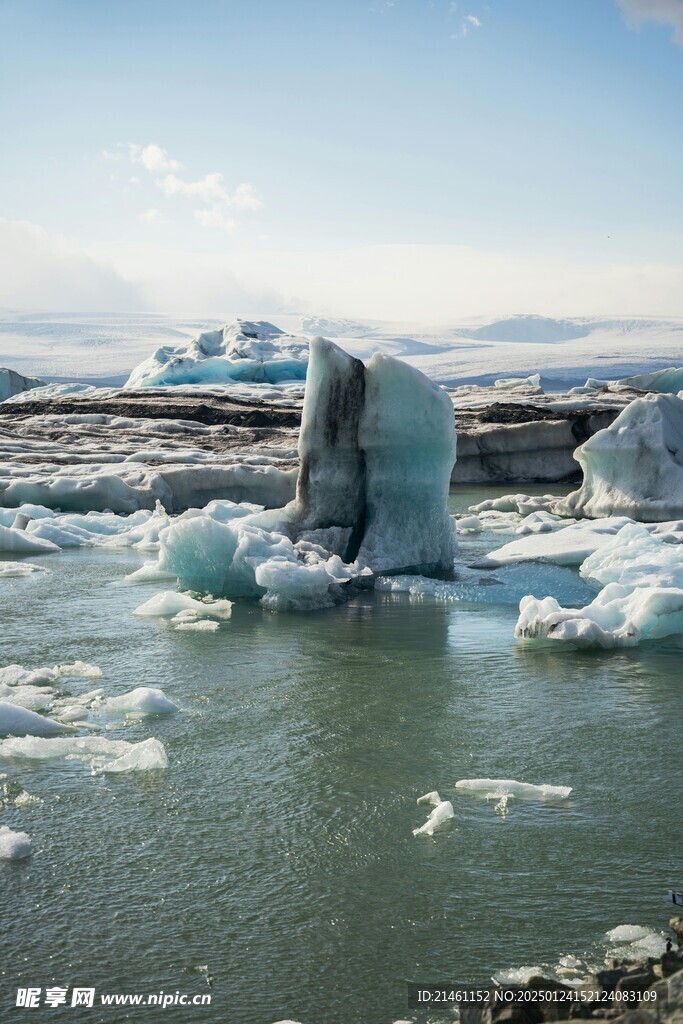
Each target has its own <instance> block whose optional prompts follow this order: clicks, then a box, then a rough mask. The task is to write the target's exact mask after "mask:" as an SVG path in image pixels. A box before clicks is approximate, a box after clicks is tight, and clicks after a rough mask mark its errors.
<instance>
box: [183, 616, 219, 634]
mask: <svg viewBox="0 0 683 1024" xmlns="http://www.w3.org/2000/svg"><path fill="white" fill-rule="evenodd" d="M172 621H173V622H175V623H176V625H175V626H174V627H173V628H174V629H176V630H179V631H180V632H181V633H185V632H187V633H189V632H197V633H215V632H216V630H217V629H218V625H219V624H218V623H217V622H216V620H215V619H190V620H189V621H188V620H182V619H181V620H180V621H178V616H177V615H176V616H175V618H174V619H173V620H172Z"/></svg>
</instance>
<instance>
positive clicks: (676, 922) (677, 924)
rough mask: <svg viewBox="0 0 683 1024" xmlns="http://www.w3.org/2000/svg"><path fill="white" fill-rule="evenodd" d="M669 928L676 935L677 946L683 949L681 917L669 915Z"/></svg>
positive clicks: (682, 923)
mask: <svg viewBox="0 0 683 1024" xmlns="http://www.w3.org/2000/svg"><path fill="white" fill-rule="evenodd" d="M669 928H670V929H671V931H672V932H673V933H674V935H675V936H676V941H677V942H678V948H679V949H683V917H670V918H669Z"/></svg>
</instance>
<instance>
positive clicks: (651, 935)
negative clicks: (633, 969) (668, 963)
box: [605, 924, 666, 961]
mask: <svg viewBox="0 0 683 1024" xmlns="http://www.w3.org/2000/svg"><path fill="white" fill-rule="evenodd" d="M605 938H606V939H607V941H608V942H609V943H610V944H611V946H612V948H610V950H609V955H610V956H611V957H617V958H619V959H622V960H629V961H634V960H639V959H643V958H644V957H660V956H662V954H663V953H664V952H665V950H666V934H665V933H664V932H663V931H657V930H656V929H654V928H644V927H642V926H641V925H634V924H621V925H617V927H616V928H612V929H611V930H610V931H608V932H607V935H606V936H605Z"/></svg>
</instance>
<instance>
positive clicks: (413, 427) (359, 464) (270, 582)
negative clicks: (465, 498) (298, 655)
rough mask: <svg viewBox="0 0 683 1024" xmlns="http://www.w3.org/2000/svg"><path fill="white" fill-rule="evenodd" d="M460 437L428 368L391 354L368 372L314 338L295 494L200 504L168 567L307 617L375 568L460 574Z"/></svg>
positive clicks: (192, 580) (186, 583)
mask: <svg viewBox="0 0 683 1024" xmlns="http://www.w3.org/2000/svg"><path fill="white" fill-rule="evenodd" d="M455 441H456V439H455V422H454V416H453V407H452V405H451V402H450V400H449V398H448V396H447V395H446V393H445V392H444V391H443V390H442V389H441V388H440V387H439V386H438V385H435V384H433V383H432V382H431V381H429V380H428V379H427V378H426V377H424V376H423V374H421V373H419V371H417V370H414V369H412V368H411V367H409V366H407V365H405V364H404V363H401V362H399V361H398V360H395V359H392V358H391V357H389V356H383V355H375V356H374V357H373V358H372V359H371V360H370V363H369V364H368V366H367V367H365V366H364V365H363V363H362V362H360V361H359V360H357V359H354V358H353V357H352V356H350V355H348V354H347V353H345V352H343V351H342V350H341V349H340V348H338V347H337V346H336V345H334V344H333V343H332V342H329V341H325V340H324V339H322V338H317V339H314V340H313V342H311V359H310V374H309V383H308V387H307V391H306V399H305V402H304V411H303V420H302V428H301V439H300V445H299V454H300V459H301V472H300V474H299V479H298V483H297V493H296V497H295V499H294V500H293V501H292V502H290V503H289V504H288V505H286V506H285V507H284V508H281V509H275V510H271V511H264V510H263V509H262V508H259V507H258V506H254V505H248V504H241V505H237V504H234V503H232V502H225V501H223V502H219V501H215V502H211V503H210V505H208V506H207V507H206V508H205V509H203V510H198V509H190V510H189V511H188V512H186V513H184V514H183V515H182V516H179V517H178V518H177V519H176V520H174V521H173V522H172V523H171V524H170V525H169V526H168V527H167V528H166V529H164V530H162V531H161V533H160V536H159V540H160V547H161V552H160V559H159V569H160V570H161V571H163V572H169V573H172V574H173V575H174V576H176V577H177V578H178V580H179V583H180V586H181V588H182V589H191V590H198V591H203V592H209V593H211V594H214V595H215V594H223V595H227V596H229V597H260V598H261V601H262V603H263V604H264V605H265V606H267V607H270V608H273V609H287V608H289V609H297V610H310V609H314V608H322V607H329V606H330V605H332V604H333V603H335V601H338V600H341V599H343V596H342V595H346V596H349V595H350V594H351V593H352V592H354V591H353V588H351V589H349V588H348V587H347V588H346V589H345V590H342V589H341V585H342V584H345V583H348V582H349V581H351V580H355V581H357V582H358V581H360V582H361V583H362V578H363V577H370V578H372V575H373V574H374V573H375V572H376V571H382V572H387V571H396V570H399V569H402V570H404V571H405V570H408V569H412V570H415V571H421V572H423V573H427V574H429V573H432V574H434V573H449V572H451V571H452V568H453V558H454V554H455V527H454V523H453V520H452V519H451V517H450V516H449V514H448V509H447V497H448V487H449V480H450V474H451V469H452V466H453V463H454V461H455Z"/></svg>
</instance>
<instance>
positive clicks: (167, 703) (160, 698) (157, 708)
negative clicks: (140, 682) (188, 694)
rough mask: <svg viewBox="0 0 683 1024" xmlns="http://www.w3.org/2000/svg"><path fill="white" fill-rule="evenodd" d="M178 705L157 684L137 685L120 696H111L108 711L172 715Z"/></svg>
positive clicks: (108, 701)
mask: <svg viewBox="0 0 683 1024" xmlns="http://www.w3.org/2000/svg"><path fill="white" fill-rule="evenodd" d="M177 710H178V705H177V704H174V703H173V701H172V700H169V699H168V697H167V696H166V694H165V693H164V691H163V690H159V689H158V688H157V687H155V686H137V687H136V688H135V689H134V690H131V691H130V692H129V693H123V694H121V696H120V697H109V699H108V700H107V711H113V712H117V711H123V712H135V713H138V714H144V715H170V714H174V713H175V712H176V711H177Z"/></svg>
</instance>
